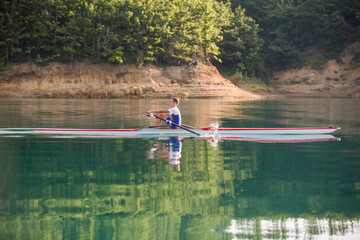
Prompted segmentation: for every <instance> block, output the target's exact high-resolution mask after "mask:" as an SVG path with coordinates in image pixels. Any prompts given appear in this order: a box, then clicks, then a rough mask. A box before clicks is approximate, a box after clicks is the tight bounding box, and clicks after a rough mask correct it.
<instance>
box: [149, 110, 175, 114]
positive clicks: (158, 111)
mask: <svg viewBox="0 0 360 240" xmlns="http://www.w3.org/2000/svg"><path fill="white" fill-rule="evenodd" d="M149 113H154V114H157V113H165V114H169V113H170V112H169V110H155V111H149Z"/></svg>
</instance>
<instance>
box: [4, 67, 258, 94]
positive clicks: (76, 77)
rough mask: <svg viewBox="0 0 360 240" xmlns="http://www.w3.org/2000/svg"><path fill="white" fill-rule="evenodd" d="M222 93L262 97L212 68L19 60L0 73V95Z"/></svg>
mask: <svg viewBox="0 0 360 240" xmlns="http://www.w3.org/2000/svg"><path fill="white" fill-rule="evenodd" d="M169 96H179V97H193V98H197V97H201V98H204V97H221V98H238V99H258V98H260V96H258V95H255V94H252V93H250V92H247V91H244V90H241V89H240V88H238V87H236V86H235V85H234V84H232V83H231V82H230V81H229V80H227V79H225V78H223V77H222V76H221V75H220V74H219V72H218V71H217V69H216V68H215V67H214V66H208V65H204V64H199V65H198V66H197V67H195V68H194V69H191V70H189V69H187V67H186V66H170V67H165V68H159V67H155V66H152V65H148V66H143V67H137V66H135V65H112V64H90V63H75V64H73V65H71V64H59V63H51V64H49V65H46V66H38V65H30V64H17V65H12V66H10V71H9V72H8V73H4V74H2V75H1V76H0V97H45V98H146V97H169Z"/></svg>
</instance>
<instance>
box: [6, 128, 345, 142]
mask: <svg viewBox="0 0 360 240" xmlns="http://www.w3.org/2000/svg"><path fill="white" fill-rule="evenodd" d="M192 130H193V131H196V132H198V133H201V135H200V136H197V135H194V134H192V133H190V132H187V131H185V130H182V129H170V128H161V129H159V128H143V129H45V128H42V129H29V128H27V129H25V128H17V129H16V128H7V129H0V134H1V135H3V136H25V135H35V136H43V137H55V138H156V137H175V136H176V137H199V138H204V139H208V140H210V141H214V142H218V141H246V142H263V143H291V142H293V143H298V142H316V141H338V140H340V138H336V137H334V136H333V135H329V134H326V133H328V132H333V131H336V130H337V128H281V129H280V128H276V129H274V128H271V129H269V128H266V129H264V128H262V129H245V130H244V128H241V129H239V128H237V129H234V128H232V129H225V128H219V129H217V130H216V129H214V128H203V129H192Z"/></svg>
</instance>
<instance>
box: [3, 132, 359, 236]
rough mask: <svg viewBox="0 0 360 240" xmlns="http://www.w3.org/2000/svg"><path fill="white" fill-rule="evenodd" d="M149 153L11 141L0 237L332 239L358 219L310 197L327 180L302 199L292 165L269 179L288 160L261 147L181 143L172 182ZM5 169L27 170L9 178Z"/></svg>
mask: <svg viewBox="0 0 360 240" xmlns="http://www.w3.org/2000/svg"><path fill="white" fill-rule="evenodd" d="M267 146H268V145H267ZM151 147H152V143H151V142H149V141H148V140H141V139H127V140H124V139H118V140H81V139H73V140H72V139H66V140H57V139H56V140H53V141H50V142H49V141H48V140H42V139H31V138H29V139H19V140H14V141H12V148H11V149H9V150H8V151H10V153H9V155H8V156H5V157H6V158H8V157H9V156H10V159H8V160H7V161H8V162H7V163H6V164H7V165H6V166H7V169H11V171H12V172H5V173H4V174H5V175H6V174H8V176H7V177H5V179H8V178H11V179H12V181H11V182H12V184H13V186H14V187H12V188H6V189H2V190H1V193H3V192H4V191H5V193H6V196H8V197H7V198H4V197H2V198H0V199H1V200H0V201H1V202H0V206H4V207H2V208H1V212H2V213H5V214H2V217H1V218H0V222H1V224H0V225H1V226H0V233H1V234H2V235H5V236H6V237H7V236H10V235H16V236H19V238H21V239H27V238H28V236H34V237H33V238H34V239H35V238H36V239H45V238H51V239H58V238H63V239H67V238H74V236H76V237H78V238H84V239H94V238H104V239H105V238H115V239H119V238H121V239H123V238H125V239H126V238H129V239H154V238H157V239H186V238H190V239H209V238H214V239H218V238H219V239H223V238H225V239H226V238H229V239H230V238H234V237H241V236H245V237H248V236H251V237H248V238H253V237H254V238H255V237H257V238H260V237H263V238H270V239H271V238H273V239H278V238H279V237H278V236H287V237H291V236H292V234H293V232H294V230H293V229H294V228H295V232H298V233H299V234H300V236H302V235H301V234H302V232H306V233H307V234H309V235H319V234H322V233H324V234H327V233H328V232H329V231H328V230H322V229H323V228H324V226H325V225H326V224H325V223H324V222H321V221H318V220H314V218H315V219H316V218H319V219H326V220H325V221H328V222H327V223H328V224H329V229H331V232H333V234H335V235H336V234H340V233H342V232H349V231H354V232H356V231H358V229H359V227H358V226H359V222H358V221H357V220H347V219H356V217H357V215H356V214H357V213H358V212H359V211H358V209H357V208H355V209H353V210H354V215H353V216H352V217H350V218H349V215H348V214H349V212H348V211H347V210H346V209H344V208H345V207H344V206H343V203H345V205H348V206H355V204H356V202H355V201H353V200H352V199H353V198H352V197H351V196H350V195H348V196H342V197H341V199H339V198H338V197H339V196H341V194H342V192H338V189H336V188H335V189H334V191H333V192H332V196H329V195H326V194H325V193H324V192H321V191H315V190H316V189H319V188H320V187H321V186H323V185H322V184H323V182H322V181H323V180H324V181H325V180H326V179H328V176H327V175H324V176H323V175H320V176H319V177H318V179H316V178H314V179H311V180H312V182H310V184H311V185H314V184H315V186H316V188H315V189H310V190H311V191H309V189H308V187H309V186H310V185H306V184H305V186H303V185H304V182H301V181H295V180H296V177H292V176H294V174H296V172H297V171H300V172H304V170H301V168H300V167H301V166H298V165H296V166H294V170H292V171H288V175H286V176H284V177H283V178H280V179H277V178H275V179H274V178H272V176H269V174H271V173H278V172H279V173H283V172H285V171H284V168H285V169H287V166H289V165H286V164H284V163H282V162H281V161H279V160H277V159H283V160H286V161H289V159H287V158H286V157H285V156H281V155H280V154H277V155H276V156H273V157H268V158H267V159H264V158H263V155H262V154H261V153H264V152H265V150H266V149H262V148H263V147H264V145H262V144H256V143H228V142H227V143H221V144H219V145H218V147H217V148H213V147H211V146H210V144H209V143H208V142H206V141H203V140H201V139H190V140H188V141H184V142H183V147H182V153H181V156H182V157H181V159H182V160H181V161H182V163H181V164H182V169H181V172H172V171H171V170H170V169H169V167H170V166H169V165H168V159H165V160H164V161H161V160H159V161H149V160H147V159H146V151H147V150H148V149H150V148H151ZM29 149H31V150H29ZM2 152H3V151H2ZM44 152H46V153H48V154H47V155H46V154H45V155H44V154H43V153H44ZM15 153H16V154H15ZM37 153H39V154H37ZM24 156H26V159H24ZM267 156H268V155H267ZM11 157H13V158H15V159H11ZM12 160H14V161H13V162H14V163H15V164H24V161H25V163H26V164H25V165H24V167H20V168H19V167H14V168H12V167H11V166H10V167H9V164H10V165H11V162H12ZM303 162H304V161H303ZM303 162H302V163H303ZM289 164H290V163H289ZM299 164H301V163H300V162H299ZM299 179H304V177H303V176H299ZM294 188H295V189H294ZM1 195H2V196H4V195H3V194H1ZM289 196H290V197H289ZM304 196H305V197H304ZM339 201H340V202H339ZM351 201H353V202H351ZM347 203H349V204H347ZM294 206H297V207H298V206H300V209H296V207H294ZM329 209H334V214H331V213H329V212H326V211H329ZM342 211H343V212H345V214H344V215H341V214H340V215H339V216H336V212H342ZM306 212H309V214H308V215H306V216H302V215H301V214H302V213H306ZM327 214H329V215H327ZM334 215H335V216H334ZM299 216H300V217H299ZM234 219H240V220H234ZM241 219H245V220H241ZM330 219H335V220H332V221H330ZM234 221H235V222H234ZM291 221H297V222H298V225H296V224H295V225H294V224H293V225H291V224H292V222H291ZM349 221H350V222H351V224H352V226H353V227H351V226H350V225H349V224H348V222H349ZM302 223H303V224H304V225H303V226H302V225H301V224H302ZM234 226H235V227H234ZM341 226H344V227H343V228H342V229H341ZM247 229H250V230H247ZM339 229H340V230H339ZM245 230H246V231H245ZM242 232H244V233H242ZM241 234H245V235H241ZM234 235H235V236H234ZM9 238H10V237H9Z"/></svg>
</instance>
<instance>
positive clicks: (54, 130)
mask: <svg viewBox="0 0 360 240" xmlns="http://www.w3.org/2000/svg"><path fill="white" fill-rule="evenodd" d="M139 130H140V129H58V128H53V129H51V128H49V129H35V131H39V132H40V131H53V132H136V131H139Z"/></svg>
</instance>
